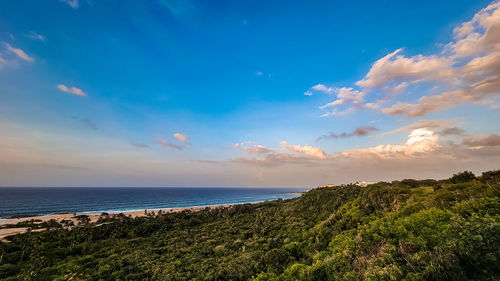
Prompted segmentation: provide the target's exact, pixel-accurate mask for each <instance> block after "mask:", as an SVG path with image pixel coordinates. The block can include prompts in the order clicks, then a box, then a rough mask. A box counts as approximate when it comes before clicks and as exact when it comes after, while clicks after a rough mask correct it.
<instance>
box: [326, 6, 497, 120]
mask: <svg viewBox="0 0 500 281" xmlns="http://www.w3.org/2000/svg"><path fill="white" fill-rule="evenodd" d="M499 29H500V2H494V3H492V4H490V5H489V6H488V7H486V8H484V9H483V10H481V11H480V12H478V13H477V14H476V15H475V16H474V17H473V19H472V20H471V21H468V22H465V23H463V24H461V25H460V26H459V27H457V28H455V30H454V34H455V40H454V41H452V42H450V43H448V44H447V45H445V46H444V47H443V49H442V50H441V52H439V53H438V54H434V55H422V54H418V55H415V56H406V55H404V54H403V49H402V48H400V49H397V50H395V51H393V52H391V53H389V54H387V55H386V56H384V57H382V58H381V59H379V60H377V61H376V62H375V63H374V64H373V65H372V66H371V68H370V70H369V71H368V73H367V74H366V76H365V77H364V78H362V79H361V80H359V81H358V82H356V83H355V84H356V86H357V87H359V89H355V88H353V87H344V88H341V89H343V93H342V92H341V91H340V90H339V91H337V99H336V100H334V101H332V102H330V103H327V104H325V105H323V106H321V107H320V109H322V110H324V109H328V108H335V109H334V110H333V111H332V110H330V111H329V112H327V113H325V114H323V116H331V115H340V114H346V113H350V112H352V111H354V110H361V109H377V110H381V111H382V112H383V113H385V114H388V115H406V116H408V117H420V116H425V115H427V114H429V113H433V112H439V111H442V110H446V109H449V108H452V107H455V106H458V105H461V104H466V103H475V104H480V105H481V104H492V105H493V106H495V105H494V102H493V101H492V100H493V99H494V98H495V97H498V96H499V95H500V35H499V34H500V33H499V32H497V31H498V30H499ZM410 86H420V88H419V91H418V92H419V93H424V95H423V96H420V97H419V98H418V99H417V100H416V101H415V102H401V101H395V102H394V98H395V97H396V96H395V94H400V93H402V92H404V91H407V89H408V87H410ZM372 93H378V95H372V96H371V98H372V99H374V98H375V101H374V102H371V103H368V102H365V99H366V98H367V97H368V96H369V94H372ZM342 96H344V97H342ZM391 103H392V104H391ZM387 105H388V106H387ZM338 107H340V108H343V109H342V110H339V109H336V108H338Z"/></svg>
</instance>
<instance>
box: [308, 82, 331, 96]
mask: <svg viewBox="0 0 500 281" xmlns="http://www.w3.org/2000/svg"><path fill="white" fill-rule="evenodd" d="M311 90H315V91H320V92H323V93H326V94H333V92H334V91H335V88H332V87H327V86H325V85H323V84H318V85H314V86H312V87H311Z"/></svg>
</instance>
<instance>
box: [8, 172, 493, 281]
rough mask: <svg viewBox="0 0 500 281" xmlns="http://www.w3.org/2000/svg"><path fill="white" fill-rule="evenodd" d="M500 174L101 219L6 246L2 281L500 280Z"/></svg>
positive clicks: (28, 235)
mask: <svg viewBox="0 0 500 281" xmlns="http://www.w3.org/2000/svg"><path fill="white" fill-rule="evenodd" d="M499 194H500V171H493V172H487V173H484V174H483V176H481V177H479V178H476V177H475V176H474V175H473V174H472V173H470V172H465V173H461V174H457V175H454V176H453V177H452V178H450V179H448V180H441V181H436V180H422V181H417V180H403V181H394V182H392V183H387V182H379V183H376V184H373V185H369V186H367V187H359V186H356V185H348V186H346V187H328V188H317V189H314V190H311V191H309V192H307V193H305V194H303V195H302V196H301V197H299V198H295V199H290V200H285V201H282V200H278V201H272V202H265V203H260V204H245V205H237V206H233V207H228V208H217V209H205V210H202V211H198V212H190V211H184V212H181V213H168V214H156V215H153V214H148V216H145V217H140V218H135V219H132V218H129V217H126V216H124V215H119V216H111V215H107V214H106V215H103V216H102V217H101V219H100V220H99V221H98V222H97V223H96V224H90V223H89V222H88V221H87V220H86V219H85V218H83V217H82V218H81V221H80V222H81V223H79V224H77V225H76V226H74V227H72V228H69V227H63V226H59V227H57V226H55V225H54V223H53V222H52V223H51V224H50V226H51V227H50V230H47V231H41V232H29V233H26V234H22V235H16V236H12V237H9V239H10V242H5V243H0V278H2V279H3V280H499V279H500V262H499V261H500V200H499Z"/></svg>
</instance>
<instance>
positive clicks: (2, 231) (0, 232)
mask: <svg viewBox="0 0 500 281" xmlns="http://www.w3.org/2000/svg"><path fill="white" fill-rule="evenodd" d="M255 203H259V202H247V203H235V204H222V205H206V206H191V207H179V208H165V209H149V210H148V209H145V210H141V211H139V210H132V211H125V212H101V213H85V212H80V213H60V214H50V215H36V216H30V217H22V218H10V219H9V218H0V227H2V226H4V225H9V224H17V223H20V222H25V221H30V220H39V223H42V222H48V221H50V220H55V221H57V222H61V221H62V220H69V221H72V222H73V223H74V224H75V225H76V224H77V223H78V220H77V218H76V216H79V215H86V216H88V217H89V219H90V223H95V222H97V220H98V219H99V217H101V215H102V213H108V214H109V215H117V214H124V215H125V216H130V217H132V218H137V217H145V216H147V214H146V213H145V212H148V213H151V212H155V213H158V212H159V211H162V213H178V212H182V211H185V210H189V211H193V212H196V211H200V210H203V209H206V208H209V209H216V208H226V207H230V206H234V205H241V204H255ZM27 230H28V228H27V227H15V228H0V241H3V240H4V238H5V237H7V236H11V235H16V234H21V233H25V232H26V231H27ZM42 230H44V229H34V230H33V231H42Z"/></svg>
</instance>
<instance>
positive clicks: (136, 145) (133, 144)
mask: <svg viewBox="0 0 500 281" xmlns="http://www.w3.org/2000/svg"><path fill="white" fill-rule="evenodd" d="M130 145H132V146H135V147H138V148H149V145H147V144H144V143H138V142H135V141H131V142H130Z"/></svg>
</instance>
